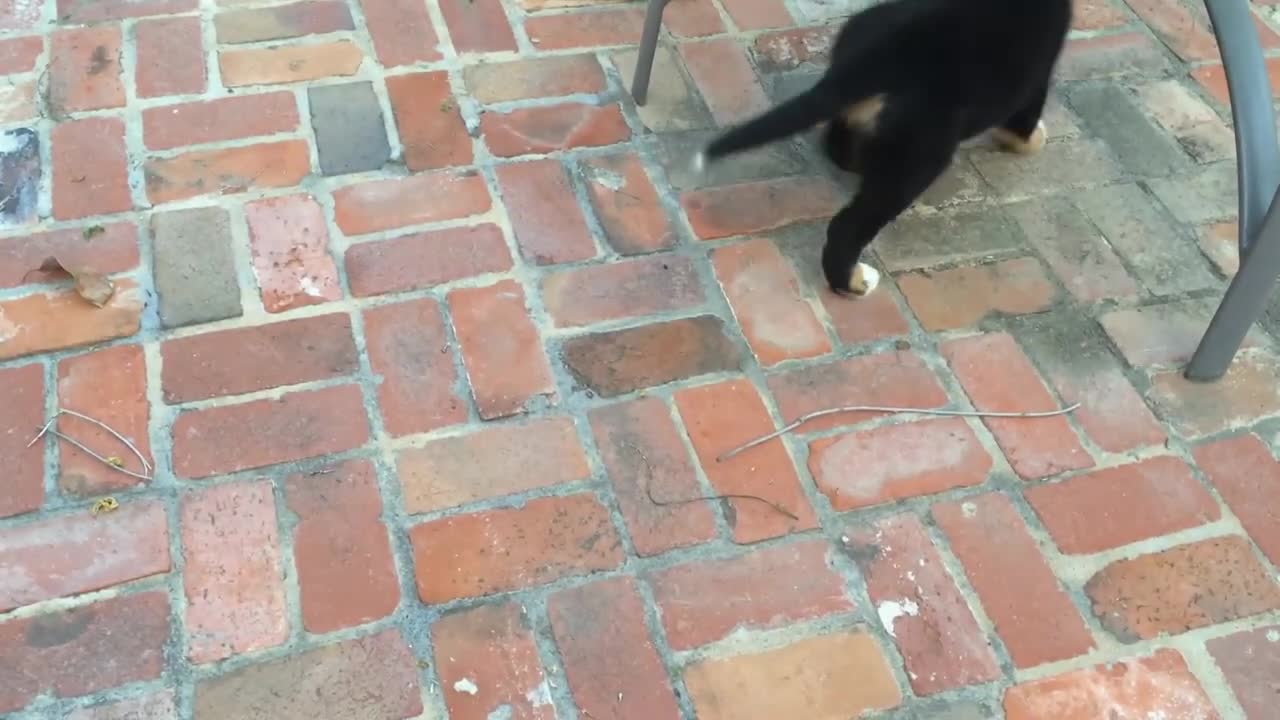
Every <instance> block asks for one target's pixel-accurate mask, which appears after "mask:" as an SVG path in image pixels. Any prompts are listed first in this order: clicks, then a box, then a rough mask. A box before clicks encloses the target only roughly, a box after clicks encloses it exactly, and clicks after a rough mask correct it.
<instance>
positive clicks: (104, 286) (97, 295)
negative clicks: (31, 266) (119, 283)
mask: <svg viewBox="0 0 1280 720" xmlns="http://www.w3.org/2000/svg"><path fill="white" fill-rule="evenodd" d="M31 272H42V273H58V274H66V275H70V276H71V278H72V279H74V280H75V281H76V293H78V294H79V295H80V297H82V298H84V299H85V300H88V301H89V302H91V303H93V304H94V305H96V306H97V307H102V306H104V305H106V304H107V303H108V302H109V301H110V300H111V296H113V295H115V294H116V284H115V283H114V282H112V281H111V278H109V277H107V276H106V275H103V274H102V273H96V272H92V271H89V270H79V269H76V268H69V267H67V266H66V265H63V264H62V262H61V261H60V260H58V258H56V257H53V256H49V257H47V258H45V259H44V261H43V262H41V263H40V267H38V268H36V269H35V270H33V271H31ZM28 274H29V273H28Z"/></svg>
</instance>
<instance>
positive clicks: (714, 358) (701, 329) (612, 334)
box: [560, 315, 742, 397]
mask: <svg viewBox="0 0 1280 720" xmlns="http://www.w3.org/2000/svg"><path fill="white" fill-rule="evenodd" d="M656 347H660V348H662V349H663V352H662V353H654V352H653V348H656ZM560 357H561V360H562V362H563V363H564V366H565V367H566V368H567V369H568V370H569V374H570V375H571V376H572V377H573V379H574V380H575V381H576V383H577V386H578V388H580V389H585V390H588V391H590V392H592V393H595V394H597V395H600V396H602V397H616V396H618V395H625V394H627V393H630V392H634V391H636V390H639V389H642V388H649V387H656V386H658V385H665V384H667V383H670V382H675V381H677V380H684V379H687V378H691V377H696V376H698V375H706V374H708V373H717V372H730V371H734V370H739V369H741V366H742V357H741V355H740V354H739V351H738V347H737V345H736V344H735V343H734V342H733V341H732V340H731V339H729V337H728V336H727V335H726V334H725V325H724V321H723V320H721V319H720V318H718V317H715V316H713V315H698V316H695V317H691V318H681V319H679V320H671V321H668V322H655V323H651V324H649V325H638V326H634V327H629V328H625V329H622V330H611V331H605V332H598V333H594V334H591V335H579V336H577V337H574V338H570V339H568V340H566V341H565V342H564V344H563V345H561V348H560Z"/></svg>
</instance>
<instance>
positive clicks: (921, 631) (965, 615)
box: [845, 515, 1000, 695]
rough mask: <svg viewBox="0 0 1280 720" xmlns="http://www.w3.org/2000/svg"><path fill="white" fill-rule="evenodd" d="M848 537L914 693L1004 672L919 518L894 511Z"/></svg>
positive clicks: (992, 677) (987, 678) (952, 686)
mask: <svg viewBox="0 0 1280 720" xmlns="http://www.w3.org/2000/svg"><path fill="white" fill-rule="evenodd" d="M847 537H849V540H848V541H846V543H845V545H846V548H847V549H848V551H849V553H850V555H852V556H853V558H854V560H856V561H857V563H858V567H859V568H860V569H861V571H862V576H863V577H864V578H866V580H867V594H868V595H869V596H870V597H871V601H872V602H873V603H875V604H876V613H877V615H879V617H880V623H881V625H883V626H884V629H885V631H886V632H888V633H889V637H891V638H893V641H894V644H896V645H897V646H898V652H900V653H902V657H903V660H904V661H905V662H906V670H907V676H908V677H909V678H910V681H911V689H912V690H914V691H915V693H916V694H917V695H932V694H934V693H938V692H943V691H946V690H952V689H955V688H959V687H964V686H966V685H974V684H977V683H983V682H990V681H992V680H995V679H997V678H999V677H1000V668H999V666H998V665H997V664H996V657H995V654H994V653H992V651H991V646H990V644H989V643H988V642H987V639H986V637H984V634H983V632H982V629H981V628H979V627H978V622H977V620H975V619H974V617H973V613H972V612H970V611H969V606H968V605H966V604H965V600H964V597H963V596H961V595H960V590H959V589H958V588H957V587H956V584H955V581H954V580H952V579H951V575H950V574H948V573H947V569H946V567H944V566H943V564H942V558H941V557H940V556H939V555H938V550H937V548H935V547H934V546H933V542H932V541H931V540H930V539H929V536H928V535H927V534H926V531H925V529H924V525H922V524H921V523H920V520H919V518H917V517H916V516H914V515H896V516H894V517H890V518H885V519H883V520H880V521H879V522H876V523H875V524H874V525H873V526H872V527H871V528H865V529H862V528H861V527H859V526H858V525H855V526H853V527H851V528H850V532H849V534H848V536H847Z"/></svg>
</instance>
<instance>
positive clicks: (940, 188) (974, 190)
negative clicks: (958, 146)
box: [916, 152, 991, 208]
mask: <svg viewBox="0 0 1280 720" xmlns="http://www.w3.org/2000/svg"><path fill="white" fill-rule="evenodd" d="M990 196H991V186H989V185H987V181H986V180H984V179H982V175H980V174H978V171H977V170H976V169H975V168H974V167H973V160H972V159H971V158H970V156H969V153H967V152H960V153H957V154H956V157H955V159H954V160H952V162H951V165H950V166H949V167H948V168H947V169H946V171H944V172H943V173H942V175H941V176H940V177H939V178H938V179H937V180H934V181H933V184H932V185H930V186H929V189H927V190H925V191H924V192H923V193H922V194H921V195H920V197H919V198H918V199H917V200H916V204H917V205H925V206H928V207H933V208H946V207H951V206H953V205H961V204H964V203H971V202H977V201H979V200H983V199H985V198H988V197H990Z"/></svg>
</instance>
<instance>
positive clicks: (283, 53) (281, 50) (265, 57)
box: [218, 40, 376, 88]
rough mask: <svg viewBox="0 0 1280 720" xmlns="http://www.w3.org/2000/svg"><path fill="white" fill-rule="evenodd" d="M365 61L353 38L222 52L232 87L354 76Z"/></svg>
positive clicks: (220, 57) (227, 82)
mask: <svg viewBox="0 0 1280 720" xmlns="http://www.w3.org/2000/svg"><path fill="white" fill-rule="evenodd" d="M375 42H376V41H375ZM362 62H364V54H363V53H361V52H360V48H359V46H357V45H355V44H354V43H352V42H351V41H349V40H337V41H334V42H327V43H315V44H310V45H278V46H275V47H268V48H254V49H252V50H223V51H221V52H219V53H218V67H219V69H220V70H221V72H222V84H223V85H225V86H226V87H229V88H236V87H244V86H247V85H276V84H281V83H296V82H306V81H308V80H319V79H321V78H327V77H342V76H347V75H354V74H356V71H357V70H359V69H360V64H361V63H362Z"/></svg>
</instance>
